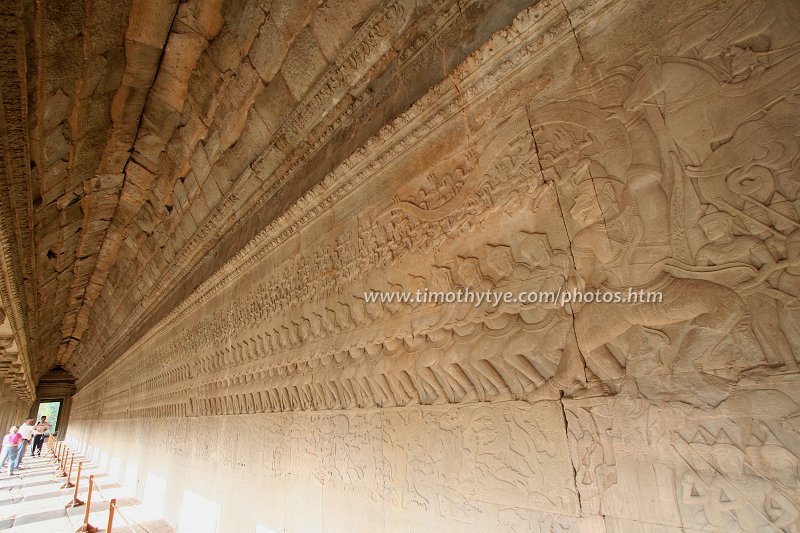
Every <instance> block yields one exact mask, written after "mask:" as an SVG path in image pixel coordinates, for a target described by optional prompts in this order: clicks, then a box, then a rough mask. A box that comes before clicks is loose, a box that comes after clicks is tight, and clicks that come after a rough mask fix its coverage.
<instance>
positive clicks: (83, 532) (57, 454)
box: [47, 435, 150, 533]
mask: <svg viewBox="0 0 800 533" xmlns="http://www.w3.org/2000/svg"><path fill="white" fill-rule="evenodd" d="M47 448H48V451H49V452H50V454H51V455H52V456H53V459H55V460H56V463H57V465H58V466H56V476H57V477H66V478H67V481H66V482H65V483H64V484H63V485H62V486H61V488H73V487H74V488H75V490H74V492H73V496H72V500H70V502H68V503H67V504H66V505H65V508H71V507H79V506H82V505H86V511H85V512H84V515H83V523H82V525H81V526H80V527H79V528H78V529H77V530H76V533H96V532H97V531H99V530H98V529H97V528H96V527H95V526H93V525H91V524H89V512H90V508H91V504H92V492H93V491H96V492H97V493H98V494H99V495H100V497H101V498H103V499H107V498H106V496H105V495H104V494H103V491H102V490H100V487H99V486H98V485H96V484H95V482H94V475H90V476H89V488H88V491H87V493H86V503H84V502H83V501H81V500H79V499H78V490H79V487H80V481H81V471H82V470H83V461H78V473H77V478H76V479H75V483H74V484H73V483H72V482H71V479H72V466H73V463H74V461H75V453H74V452H70V450H69V446H68V445H67V444H66V443H65V442H63V441H58V440H56V439H55V438H54V437H53V436H52V435H50V436H49V438H48V439H47ZM70 454H71V457H70V462H69V471H67V469H66V466H67V456H68V455H70ZM108 502H109V503H108V527H107V528H106V531H107V532H108V533H111V528H112V526H113V522H114V516H115V514H116V515H119V516H120V518H122V520H123V521H124V522H125V525H126V526H127V527H128V529H130V530H131V531H132V532H133V533H139V532H140V531H142V532H144V533H150V530H148V529H147V528H145V527H143V526H141V525H139V524H136V523H132V522H131V521H130V520H128V518H127V517H126V516H125V514H124V513H123V512H122V510H121V509H120V508H119V506H118V505H117V499H116V498H111V499H109V500H108ZM67 519H68V520H69V521H70V523H72V520H71V518H70V515H69V513H67ZM74 525H75V524H74V523H73V526H74ZM137 528H138V529H137Z"/></svg>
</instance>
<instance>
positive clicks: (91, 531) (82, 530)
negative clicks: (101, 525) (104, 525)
mask: <svg viewBox="0 0 800 533" xmlns="http://www.w3.org/2000/svg"><path fill="white" fill-rule="evenodd" d="M92 487H94V476H89V492H88V493H87V494H86V512H85V513H83V525H82V526H81V527H79V528H78V529H77V530H76V531H75V533H96V532H97V528H96V527H94V526H93V525H91V524H90V523H89V509H90V508H91V506H92Z"/></svg>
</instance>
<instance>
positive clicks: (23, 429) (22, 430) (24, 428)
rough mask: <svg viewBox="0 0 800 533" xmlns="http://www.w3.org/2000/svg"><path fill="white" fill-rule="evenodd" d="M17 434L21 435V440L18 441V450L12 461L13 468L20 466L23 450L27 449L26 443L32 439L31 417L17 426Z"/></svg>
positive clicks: (23, 454)
mask: <svg viewBox="0 0 800 533" xmlns="http://www.w3.org/2000/svg"><path fill="white" fill-rule="evenodd" d="M19 434H20V435H22V442H20V444H19V446H20V448H19V452H18V453H17V460H16V462H15V463H14V469H15V470H16V469H18V468H20V466H19V464H20V463H21V462H22V458H23V457H24V456H25V450H27V449H28V445H29V444H30V443H31V440H33V419H32V418H28V419H27V420H25V422H24V423H23V424H22V425H21V426H20V427H19Z"/></svg>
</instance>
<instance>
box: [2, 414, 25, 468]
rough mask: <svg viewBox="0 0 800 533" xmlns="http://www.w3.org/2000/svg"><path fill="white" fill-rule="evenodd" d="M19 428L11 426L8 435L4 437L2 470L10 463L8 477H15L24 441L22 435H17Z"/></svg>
mask: <svg viewBox="0 0 800 533" xmlns="http://www.w3.org/2000/svg"><path fill="white" fill-rule="evenodd" d="M18 429H19V428H17V426H11V429H10V430H9V431H8V435H6V436H5V437H3V451H2V452H0V468H3V466H4V465H5V464H6V461H8V475H9V476H13V475H14V463H15V462H16V460H17V452H18V451H19V443H20V442H21V441H22V435H20V434H19V433H17V430H18Z"/></svg>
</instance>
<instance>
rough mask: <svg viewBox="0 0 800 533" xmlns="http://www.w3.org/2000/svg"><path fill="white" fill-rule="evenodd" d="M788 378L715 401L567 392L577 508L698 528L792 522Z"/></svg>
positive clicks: (763, 527) (798, 520) (797, 512)
mask: <svg viewBox="0 0 800 533" xmlns="http://www.w3.org/2000/svg"><path fill="white" fill-rule="evenodd" d="M796 387H797V383H796V380H792V382H789V383H786V385H785V386H782V387H777V388H775V389H763V388H749V389H748V390H741V391H737V392H736V393H734V394H733V395H731V396H730V397H729V398H728V399H726V400H725V401H723V402H722V403H721V404H720V405H719V406H718V407H717V409H715V410H713V411H708V410H702V409H698V408H694V407H691V406H688V405H687V404H684V403H678V402H664V403H661V404H655V403H652V402H648V401H646V400H643V399H637V398H633V397H624V396H618V397H617V398H615V399H587V400H568V401H566V402H565V409H566V413H567V425H568V435H569V441H570V448H571V450H572V456H573V464H575V467H576V480H577V485H578V491H579V493H580V494H581V504H582V506H583V507H582V509H583V511H584V512H585V513H588V514H599V515H604V516H607V517H613V518H616V519H623V520H625V519H627V520H634V521H643V522H650V523H654V524H659V525H663V526H669V527H676V528H677V527H680V528H686V529H687V530H697V531H797V530H798V528H799V527H800V491H799V490H798V489H799V488H800V487H798V481H797V474H798V464H799V462H800V461H799V460H798V456H797V453H798V445H799V444H800V440H798V427H797V420H798V413H800V411H798V409H800V406H798V404H797V403H796V402H795V400H794V399H792V397H791V394H792V391H793V388H796ZM795 390H796V389H795ZM631 487H636V488H635V491H636V498H633V499H632V498H631V497H630V496H631V490H633V489H632V488H631Z"/></svg>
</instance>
